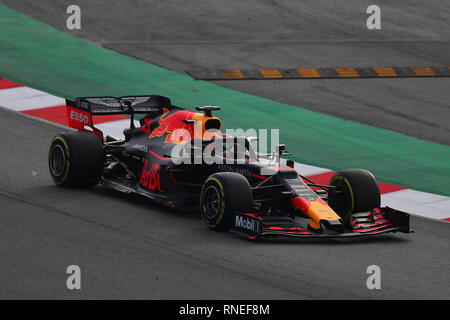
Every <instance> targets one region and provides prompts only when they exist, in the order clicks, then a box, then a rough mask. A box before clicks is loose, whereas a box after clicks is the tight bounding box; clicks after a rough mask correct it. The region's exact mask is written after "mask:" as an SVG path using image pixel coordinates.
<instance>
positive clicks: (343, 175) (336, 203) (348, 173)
mask: <svg viewBox="0 0 450 320" xmlns="http://www.w3.org/2000/svg"><path fill="white" fill-rule="evenodd" d="M330 186H331V187H332V188H330V189H329V191H328V205H329V206H330V207H331V208H332V209H333V210H334V211H335V212H336V213H337V214H338V215H339V216H340V217H341V218H342V219H343V220H344V221H345V222H347V223H348V221H349V219H350V217H351V215H352V214H353V213H356V212H364V211H370V210H372V209H374V208H379V207H380V203H381V196H380V189H379V187H378V183H377V181H376V180H375V177H374V176H373V174H372V173H370V172H369V171H367V170H363V169H347V170H342V171H340V172H336V173H335V174H334V176H333V177H332V178H331V180H330Z"/></svg>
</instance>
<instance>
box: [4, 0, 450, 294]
mask: <svg viewBox="0 0 450 320" xmlns="http://www.w3.org/2000/svg"><path fill="white" fill-rule="evenodd" d="M4 2H5V3H6V4H8V5H11V6H12V8H14V9H17V10H19V11H21V12H24V13H26V14H29V15H30V16H32V17H34V18H37V19H39V20H41V21H43V22H46V23H49V24H51V25H54V26H57V27H58V28H60V29H64V26H65V17H66V16H65V14H62V15H61V16H60V15H58V14H55V12H60V11H61V12H63V13H64V12H65V8H66V7H67V5H69V4H71V3H67V4H66V3H65V2H64V1H61V2H58V4H57V3H56V1H40V2H39V3H37V2H33V1H21V2H17V3H13V1H4ZM127 3H128V2H127ZM220 3H223V2H220ZM220 3H219V2H212V1H211V2H210V1H208V4H206V2H205V3H202V2H197V3H196V6H195V7H192V5H183V6H178V5H176V3H174V2H172V3H169V4H167V1H165V2H153V5H150V4H149V3H144V2H141V1H139V2H137V1H135V2H132V5H130V4H129V3H128V4H127V6H126V7H124V6H125V3H123V4H120V3H117V4H115V5H110V6H107V7H105V6H102V3H100V2H96V3H92V2H88V1H79V5H80V6H81V7H82V8H86V10H85V9H83V10H84V11H83V19H84V20H83V21H84V22H83V23H84V24H83V30H82V31H81V33H80V34H79V35H80V36H82V37H85V38H88V39H90V40H91V41H94V42H97V43H102V41H103V42H104V43H103V44H104V45H105V46H109V47H111V48H113V49H115V50H118V51H121V52H126V53H128V54H132V55H135V56H138V57H140V58H142V59H144V60H147V61H150V62H153V63H156V64H159V65H162V66H165V67H167V68H171V69H174V70H178V71H183V70H185V69H186V70H187V69H189V68H188V67H191V68H192V66H195V63H200V62H201V63H200V64H201V65H202V66H203V67H204V66H212V67H216V66H217V67H229V66H230V64H231V63H233V64H234V66H236V67H242V68H244V67H247V66H251V67H254V66H255V64H258V66H260V65H261V66H269V64H270V66H274V67H284V66H285V64H286V66H287V65H288V64H289V67H291V66H292V64H294V63H295V67H297V66H300V64H302V65H304V64H306V63H308V66H312V67H321V66H324V65H323V64H324V63H327V65H325V66H330V65H331V64H338V63H339V64H340V65H344V66H345V65H346V64H348V65H349V66H354V64H355V63H358V64H360V65H358V66H366V65H367V66H369V65H374V66H376V65H381V64H386V65H394V64H395V65H399V63H398V62H399V61H400V62H401V61H405V65H411V64H414V63H417V64H419V65H420V64H431V63H436V64H445V63H447V62H448V59H447V58H448V56H447V55H448V28H447V26H446V22H445V21H446V20H443V17H446V13H448V4H441V2H437V1H430V2H428V3H427V5H426V7H424V6H425V4H422V3H423V2H418V1H407V2H405V3H408V4H409V6H408V8H410V10H411V11H410V13H409V14H407V15H406V17H404V16H402V12H404V11H402V8H401V5H400V4H399V5H397V6H398V7H396V10H395V11H396V12H397V13H398V14H399V15H400V17H403V20H402V19H397V20H396V22H398V24H396V25H399V28H398V30H397V31H398V34H397V37H398V38H402V37H403V39H406V40H408V39H409V40H410V41H409V40H408V41H405V42H404V43H402V42H401V41H400V42H398V43H397V42H396V41H395V39H394V36H392V37H393V38H389V37H390V36H386V37H387V39H381V40H380V39H378V40H377V39H375V40H374V41H373V42H374V43H373V44H372V45H373V46H375V47H374V48H373V50H372V49H370V48H367V47H366V46H363V45H362V44H361V43H360V41H359V40H358V39H357V37H356V38H355V39H356V40H355V39H353V40H355V41H354V43H353V42H352V41H350V44H349V45H348V46H347V45H345V46H344V45H343V43H342V39H340V37H343V35H344V36H348V38H349V39H351V38H352V36H354V35H353V34H352V32H350V31H351V30H353V29H352V24H353V22H352V19H351V18H352V17H353V14H354V12H353V13H352V10H355V9H351V6H350V4H349V5H347V4H345V5H344V3H343V2H337V3H338V4H337V6H338V8H333V7H327V8H328V9H324V8H325V2H323V1H322V2H317V3H318V4H317V5H313V4H312V3H308V2H306V3H305V4H304V5H303V7H302V8H304V9H302V11H303V10H305V12H306V13H304V14H303V16H301V17H302V18H303V19H300V21H305V20H306V21H308V23H307V24H306V23H305V24H304V25H303V26H309V28H310V29H308V27H307V28H306V29H302V28H300V29H301V30H303V31H302V32H301V34H300V35H299V34H298V33H297V31H296V30H298V29H296V28H297V27H298V25H296V23H298V21H297V20H296V19H294V18H293V17H292V20H290V19H289V17H284V18H283V15H282V14H281V13H280V11H278V13H277V11H274V10H273V9H276V8H279V6H280V5H279V4H278V2H270V5H269V4H260V3H259V2H252V6H250V7H251V10H250V9H248V7H247V6H245V5H238V3H237V2H231V3H230V4H229V5H228V6H227V7H223V6H220ZM330 3H331V2H330ZM346 3H347V2H346ZM288 4H290V6H293V5H294V2H291V3H288ZM327 4H328V2H327ZM367 5H368V4H367ZM321 6H322V7H324V8H321ZM339 6H341V7H342V8H341V9H340V10H338V9H339ZM347 6H348V8H346V7H347ZM446 6H447V7H446ZM148 7H153V8H159V9H160V10H159V11H157V10H143V8H148ZM100 9H102V10H100ZM347 9H348V11H347ZM361 10H362V12H364V11H365V10H364V9H361ZM361 10H359V9H358V12H359V11H361ZM424 10H425V13H426V14H424ZM282 11H283V12H284V13H285V14H287V15H291V14H293V12H295V11H293V10H288V9H284V10H282ZM125 12H126V13H127V14H126V15H125V14H124V13H125ZM340 12H341V13H343V14H344V16H345V17H347V19H344V21H343V22H342V19H337V18H332V16H333V15H334V14H336V13H337V14H338V13H340ZM411 12H412V13H411ZM84 14H85V15H84ZM432 14H433V15H434V16H433V18H434V19H429V17H430V16H431V15H432ZM215 15H216V16H215ZM217 15H220V16H221V17H222V19H219V17H217ZM243 16H247V17H246V19H247V18H250V19H251V20H248V19H247V20H246V21H244V20H245V19H243V18H242V17H243ZM264 16H266V17H267V16H269V17H270V19H269V18H266V20H264V21H265V23H263V22H261V21H262V20H261V19H262V18H263V17H264ZM319 17H320V19H319ZM325 17H328V18H329V19H325ZM137 18H140V19H137ZM225 18H226V19H225ZM193 19H194V21H200V23H197V24H196V23H192V21H193ZM276 19H281V20H282V21H277V20H276ZM417 19H419V20H418V21H419V22H420V21H421V22H422V23H418V26H416V27H415V28H412V30H411V29H408V28H406V26H407V22H410V23H412V22H413V21H417ZM319 20H320V22H321V23H319ZM323 20H325V23H323ZM425 20H426V23H425ZM230 21H234V22H236V21H237V22H236V23H234V24H233V23H231V22H230ZM247 21H254V22H253V23H255V24H254V25H253V27H251V28H249V29H250V30H246V32H247V33H248V34H247V35H246V34H245V33H244V32H241V30H242V28H243V24H245V25H247V23H248V22H247ZM214 22H219V23H216V24H214ZM269 22H270V23H269ZM280 22H283V23H285V24H280ZM388 22H389V20H388ZM89 23H91V26H92V28H91V27H89V26H90V25H89ZM277 23H278V24H277ZM327 23H328V24H329V23H331V27H336V28H328V27H330V26H329V25H327ZM392 23H394V21H393V20H392ZM416 23H417V22H416ZM183 24H184V25H183ZM342 24H343V25H342ZM224 25H225V26H226V27H228V28H225V29H224V27H223V26H224ZM268 25H274V26H277V28H279V27H280V25H281V26H284V27H280V28H279V29H277V28H273V29H267V28H268V27H267V26H268ZM387 25H389V24H387ZM94 26H95V27H94ZM158 26H159V27H158ZM188 26H190V28H188ZM221 28H222V29H221ZM265 28H266V29H265ZM287 28H291V29H292V30H293V31H292V33H289V32H287V31H289V29H287ZM346 28H350V29H349V30H350V31H349V30H347V29H346ZM333 29H334V31H332V30H333ZM360 29H361V31H358V32H361V34H360V35H359V36H360V37H361V38H363V37H365V35H366V34H367V31H365V30H364V28H360ZM230 30H231V31H233V30H234V31H233V32H231V33H230V32H229V31H230ZM270 30H279V32H280V33H279V34H277V33H276V32H275V31H273V32H270ZM330 30H331V31H330ZM358 30H359V29H358ZM294 31H295V32H294ZM145 32H147V33H145ZM252 32H253V33H252ZM314 32H317V34H321V35H329V38H328V39H326V37H324V39H320V38H318V37H317V38H315V37H314ZM72 33H74V34H75V35H76V33H75V32H72ZM258 33H259V38H258V37H257V36H258ZM142 34H145V35H146V37H147V39H145V38H144V40H142V39H139V37H140V36H139V35H142ZM187 34H188V35H187ZM284 34H288V35H289V34H292V37H294V38H293V39H294V40H292V41H293V42H295V39H296V38H295V37H297V36H298V37H299V38H301V35H302V34H303V35H311V39H309V40H310V41H311V42H312V43H313V44H314V45H313V46H312V48H311V47H310V51H308V50H306V49H305V50H300V49H301V47H302V46H306V45H305V44H303V43H297V42H295V43H291V44H290V42H289V39H288V40H286V41H284V39H283V35H284ZM317 34H316V35H317ZM357 35H358V34H357ZM367 35H368V34H367ZM430 35H432V37H431V39H429V38H427V37H430ZM344 38H346V37H344ZM148 39H152V41H150V40H148ZM158 39H159V40H160V41H161V42H164V41H166V43H158V42H157V41H156V40H158ZM233 39H234V40H233ZM249 39H251V40H249ZM266 40H267V41H269V40H273V41H275V40H277V41H278V42H279V45H280V46H282V47H283V49H282V50H281V49H280V52H279V54H280V56H279V57H278V59H275V58H276V57H273V56H271V53H270V52H272V54H273V53H274V52H275V51H278V50H275V49H273V48H267V47H265V46H264V42H265V41H266ZM366 40H367V39H366ZM130 41H135V42H134V43H132V42H130ZM139 41H143V43H139ZM153 41H156V42H153ZM214 41H215V43H214ZM227 41H228V42H232V41H235V42H236V43H235V44H234V45H233V44H232V43H231V44H227ZM245 41H247V42H245ZM258 41H260V42H261V43H259V44H258ZM378 41H380V42H378ZM420 41H425V42H426V43H427V44H428V43H429V44H430V45H431V46H432V48H433V50H432V49H430V50H428V49H427V48H426V47H424V46H423V45H421V44H420ZM123 42H125V43H123ZM202 42H203V43H202ZM209 42H211V43H209ZM284 42H286V43H284ZM322 42H323V44H321V43H322ZM255 46H256V47H255ZM258 46H259V47H258ZM296 46H300V47H296ZM321 46H323V47H321ZM338 46H341V48H342V49H341V50H336V48H337V47H338ZM360 46H362V47H364V48H365V49H364V50H366V54H365V55H364V56H360V57H356V58H355V55H354V54H353V55H352V54H349V52H348V50H350V51H352V50H354V51H353V53H355V52H359V50H360V49H359V47H360ZM224 47H225V49H223V48H224ZM291 47H292V48H293V49H292V48H291ZM177 48H178V49H177ZM255 48H256V49H258V50H257V51H255ZM289 48H291V49H292V50H294V51H296V52H298V51H301V52H303V53H304V54H302V56H301V57H298V55H297V56H293V55H290V54H289V50H291V49H289ZM299 48H300V49H299ZM393 48H394V49H393ZM399 48H400V49H401V48H403V50H400V49H399ZM227 50H231V51H232V52H233V54H234V56H233V54H231V53H227ZM361 50H363V49H361ZM380 50H381V52H379V51H380ZM383 50H384V51H383ZM167 52H171V53H172V54H171V55H169V54H167ZM189 52H191V53H190V54H189ZM254 52H259V53H260V55H258V56H259V57H261V59H262V60H260V61H258V60H255V54H254ZM383 52H384V53H383ZM282 53H283V54H282ZM371 54H373V55H372V56H371ZM289 56H291V58H290V59H292V60H291V61H289V58H285V57H289ZM164 57H165V58H164ZM364 57H366V58H367V59H365V58H364ZM370 57H372V58H373V59H371V58H370ZM376 57H377V59H379V60H374V59H375V58H376ZM165 59H166V60H165ZM358 59H360V61H358ZM383 59H384V60H383ZM404 59H406V60H404ZM408 59H409V60H408ZM196 61H197V62H196ZM194 62H195V63H194ZM425 62H427V63H425ZM350 63H351V65H350ZM319 64H320V65H319ZM364 64H366V65H364ZM448 81H449V80H448V79H389V80H388V79H368V80H363V79H358V80H314V81H305V80H289V81H286V80H283V81H258V82H252V81H246V82H245V83H244V82H242V81H241V82H223V83H221V84H223V85H226V86H229V87H233V86H236V88H238V89H239V90H242V91H246V92H250V93H255V94H260V95H262V96H266V97H270V98H273V99H277V97H278V98H279V99H280V101H283V102H289V103H293V104H296V105H299V106H301V107H305V108H309V107H310V108H313V109H314V110H317V111H321V110H318V109H317V108H319V107H320V106H328V107H331V106H332V105H330V104H329V102H328V101H333V103H335V102H336V101H339V103H340V104H342V105H345V106H346V108H347V109H348V112H346V111H345V110H342V108H341V110H340V111H339V112H342V113H343V114H342V117H344V118H350V119H351V117H350V115H352V114H353V116H354V117H357V118H358V121H361V122H364V121H363V120H364V118H365V117H367V118H368V119H371V121H372V120H373V119H377V121H379V122H380V126H382V125H383V124H384V123H386V126H388V125H389V126H390V127H389V129H392V130H395V131H400V132H403V133H407V134H411V135H414V136H420V135H427V136H426V137H425V136H424V138H426V139H429V140H434V141H438V140H439V139H441V140H442V139H443V138H445V137H448V123H446V120H447V119H449V117H448V106H447V105H446V104H445V103H446V101H447V99H448V93H446V90H445V86H446V85H447V87H448V84H449V82H448ZM358 84H359V85H358ZM355 86H356V87H355ZM322 89H323V90H322ZM314 90H316V92H317V94H314ZM421 90H422V91H421ZM369 91H370V92H372V99H373V101H372V102H373V104H374V105H373V106H372V107H371V108H368V109H367V110H370V112H371V114H368V112H369V111H367V110H366V109H365V110H364V112H363V111H362V110H361V109H358V108H360V107H361V103H362V102H367V99H366V98H367V95H365V94H364V93H365V92H366V93H367V92H369ZM421 92H422V93H423V95H424V96H422V93H421ZM319 93H320V94H319ZM270 95H275V96H274V97H271V96H270ZM305 95H307V96H308V97H309V99H310V100H304V97H305ZM377 96H382V97H384V98H383V99H388V100H389V99H394V100H393V101H395V102H396V103H397V104H396V105H395V106H396V107H395V111H396V112H398V115H397V116H396V115H395V114H394V115H393V114H392V112H390V111H392V110H388V111H386V110H383V109H382V108H381V106H382V105H384V104H382V103H380V102H379V101H378V100H377ZM338 97H339V99H341V100H339V99H338ZM418 98H421V99H423V101H425V102H427V107H426V108H421V105H422V104H421V103H419V102H420V101H419V102H418V101H417V99H418ZM283 99H291V100H292V101H293V102H292V101H291V100H289V101H287V100H283ZM329 99H330V100H329ZM305 101H308V102H310V103H308V104H305V103H304V102H305ZM294 102H296V103H294ZM444 102H445V103H444ZM333 106H334V104H333ZM336 109H339V108H336ZM344 109H345V108H344ZM331 111H333V112H337V111H336V110H335V109H334V108H333V109H332V110H331ZM331 111H329V113H331V114H334V113H332V112H331ZM412 111H414V112H412ZM323 112H326V110H323ZM411 114H414V119H410V117H411ZM437 114H438V115H439V116H436V115H437ZM408 116H409V117H408ZM424 119H426V121H427V122H424ZM390 121H391V122H392V124H390V123H391V122H390ZM409 121H410V122H411V123H410V124H409ZM396 126H398V128H396ZM59 131H61V128H59V127H56V126H53V125H50V124H46V123H43V122H40V121H36V120H33V119H29V118H26V117H23V116H21V115H18V114H15V113H13V112H10V111H5V110H0V133H1V136H2V137H3V139H1V140H0V150H2V152H1V153H0V160H1V162H0V163H1V167H0V168H1V175H2V179H1V180H0V197H1V198H2V199H1V201H0V209H1V210H0V214H1V219H0V250H1V256H2V262H1V264H0V284H1V286H0V298H144V299H159V298H163V299H164V298H168V299H171V298H180V299H213V298H219V299H221V298H223V299H303V298H310V299H311V298H312V299H327V298H338V299H359V298H369V299H371V298H376V299H378V298H387V299H390V298H407V299H418V298H425V299H428V298H430V299H435V298H448V296H449V293H450V288H449V286H448V283H449V278H448V273H447V272H448V270H447V269H448V264H449V260H448V256H447V255H446V253H447V252H448V251H449V246H450V242H449V240H450V239H449V224H447V223H442V222H437V221H432V220H428V219H422V218H416V217H412V218H411V222H412V228H413V229H414V230H415V231H416V232H415V233H413V234H408V235H405V234H395V235H384V236H381V237H375V238H368V239H365V240H362V241H361V240H358V241H355V240H350V241H349V240H345V241H343V240H327V241H315V240H312V241H311V240H308V241H291V240H273V241H267V242H262V243H254V242H249V241H244V240H242V239H239V238H236V237H234V236H233V235H231V234H228V233H219V232H213V231H210V230H208V229H207V228H206V227H205V226H204V224H203V222H202V221H201V219H200V218H199V216H198V215H197V214H184V213H179V212H176V211H172V210H167V209H164V208H161V207H159V206H157V205H155V204H153V203H152V202H151V201H150V200H147V199H142V198H140V197H135V196H125V195H121V194H120V193H117V192H113V191H109V190H106V189H104V188H101V187H96V188H94V189H92V190H77V189H75V190H73V189H63V188H58V187H56V186H54V185H53V182H52V181H51V178H50V176H49V173H48V168H47V150H48V149H47V148H48V144H49V142H50V139H51V137H52V136H53V135H54V134H56V133H58V132H59ZM446 133H447V136H445V134H446ZM439 137H441V138H439ZM444 140H445V139H444ZM444 142H445V141H444ZM72 264H76V265H79V266H80V267H81V271H82V289H81V290H79V291H69V290H67V288H66V279H67V276H68V275H67V274H66V268H67V266H69V265H72ZM373 264H375V265H378V266H380V268H381V276H382V280H381V286H382V289H381V290H368V289H367V287H366V279H367V277H368V274H366V269H367V267H368V266H369V265H373Z"/></svg>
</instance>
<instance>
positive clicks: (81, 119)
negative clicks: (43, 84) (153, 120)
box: [66, 95, 175, 141]
mask: <svg viewBox="0 0 450 320" xmlns="http://www.w3.org/2000/svg"><path fill="white" fill-rule="evenodd" d="M66 106H67V119H68V123H69V127H71V128H75V129H78V130H80V131H86V129H85V128H86V127H90V128H91V129H92V131H93V132H94V133H95V134H96V135H97V136H98V137H99V139H100V140H101V141H103V134H102V132H101V131H100V130H98V129H96V128H95V127H94V123H93V119H92V116H93V115H98V116H101V115H114V114H130V115H131V117H132V119H133V116H134V114H136V113H137V114H155V115H156V114H160V113H162V112H163V108H166V109H169V110H170V109H173V108H175V107H174V106H172V104H171V101H170V99H169V98H166V97H163V96H159V95H146V96H126V97H78V98H76V99H75V100H69V99H66Z"/></svg>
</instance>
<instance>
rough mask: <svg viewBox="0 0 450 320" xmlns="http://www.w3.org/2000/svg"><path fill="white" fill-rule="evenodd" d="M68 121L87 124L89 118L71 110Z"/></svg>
mask: <svg viewBox="0 0 450 320" xmlns="http://www.w3.org/2000/svg"><path fill="white" fill-rule="evenodd" d="M70 119H73V120H75V121H79V122H82V123H84V124H89V116H88V115H87V114H82V113H78V112H75V111H73V110H72V111H71V112H70Z"/></svg>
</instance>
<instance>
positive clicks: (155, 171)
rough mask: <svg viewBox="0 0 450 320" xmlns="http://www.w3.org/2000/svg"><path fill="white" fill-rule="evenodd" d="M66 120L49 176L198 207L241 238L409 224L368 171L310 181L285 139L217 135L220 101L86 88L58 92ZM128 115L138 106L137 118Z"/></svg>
mask: <svg viewBox="0 0 450 320" xmlns="http://www.w3.org/2000/svg"><path fill="white" fill-rule="evenodd" d="M66 104H67V116H68V119H69V125H70V126H71V127H72V128H76V129H78V131H70V132H65V133H61V134H59V135H57V136H55V137H54V138H53V140H52V142H51V145H50V150H49V168H50V173H51V176H52V178H53V180H54V182H55V184H57V185H59V186H64V187H83V186H94V185H97V184H102V185H104V186H106V187H109V188H113V189H116V190H119V191H121V192H125V193H137V194H140V195H143V196H146V197H149V198H151V199H153V200H155V201H157V202H159V203H161V204H163V205H165V206H170V207H174V208H178V209H180V210H186V211H188V210H197V211H200V214H201V217H202V218H203V220H204V221H205V223H206V224H207V226H208V227H209V228H211V229H216V230H230V231H232V232H234V233H237V234H239V235H242V236H244V237H246V238H248V239H260V238H265V237H268V236H280V235H283V236H292V237H301V238H309V237H355V236H366V235H375V234H381V233H386V232H396V231H400V232H404V233H408V232H409V215H408V214H407V213H404V212H401V211H397V210H394V209H392V208H389V207H383V208H380V191H379V188H378V184H377V182H376V181H375V178H374V176H373V175H372V174H371V173H370V172H369V171H366V170H362V169H349V170H343V171H340V172H337V173H336V174H335V175H334V176H333V177H332V179H331V181H330V182H329V184H328V185H322V184H317V183H315V182H314V181H311V180H310V179H308V178H306V177H304V176H302V175H301V174H299V173H297V172H296V171H295V170H294V168H293V167H294V162H293V161H292V160H287V161H286V164H285V165H283V166H280V165H279V158H280V156H283V155H287V154H288V153H287V152H286V150H285V148H284V145H279V146H278V147H277V148H275V151H274V152H271V153H268V154H262V153H257V152H255V148H253V147H252V141H251V139H250V138H247V137H235V136H230V135H226V134H223V133H222V132H221V131H220V129H221V126H222V123H221V121H220V120H219V119H218V118H216V117H214V116H213V115H212V111H215V110H219V109H220V108H219V107H215V106H204V107H197V108H196V110H197V111H199V112H194V111H191V110H186V109H183V108H180V107H176V106H174V105H172V104H171V101H170V100H169V99H168V98H165V97H162V96H157V95H149V96H134V97H121V98H114V97H87V98H86V97H85V98H77V99H76V100H74V101H71V100H66ZM111 114H128V115H130V127H129V128H126V129H124V131H123V133H124V136H125V138H124V139H118V138H115V137H111V136H106V137H104V136H103V133H102V132H101V131H100V130H98V129H97V128H95V127H94V124H93V116H100V115H111ZM135 114H143V115H144V116H143V117H142V118H141V119H140V121H139V122H140V126H139V127H135V125H134V116H135Z"/></svg>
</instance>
